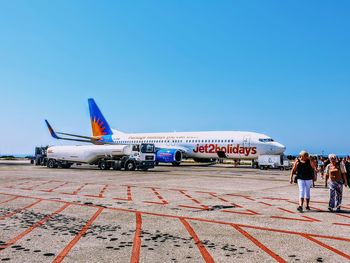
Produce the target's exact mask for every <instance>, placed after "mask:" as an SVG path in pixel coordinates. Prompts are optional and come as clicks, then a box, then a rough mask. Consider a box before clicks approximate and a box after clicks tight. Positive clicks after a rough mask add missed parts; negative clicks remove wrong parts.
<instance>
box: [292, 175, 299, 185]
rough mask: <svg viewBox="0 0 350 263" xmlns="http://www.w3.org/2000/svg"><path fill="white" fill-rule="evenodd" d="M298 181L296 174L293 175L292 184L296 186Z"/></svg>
mask: <svg viewBox="0 0 350 263" xmlns="http://www.w3.org/2000/svg"><path fill="white" fill-rule="evenodd" d="M298 179H299V176H298V175H297V174H295V175H294V180H293V182H294V183H295V184H297V183H298Z"/></svg>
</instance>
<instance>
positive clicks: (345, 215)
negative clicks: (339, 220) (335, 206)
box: [335, 213, 350, 218]
mask: <svg viewBox="0 0 350 263" xmlns="http://www.w3.org/2000/svg"><path fill="white" fill-rule="evenodd" d="M335 215H337V216H341V217H346V218H350V216H348V215H343V214H337V213H336V214H335Z"/></svg>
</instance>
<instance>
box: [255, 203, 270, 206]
mask: <svg viewBox="0 0 350 263" xmlns="http://www.w3.org/2000/svg"><path fill="white" fill-rule="evenodd" d="M258 203H259V204H263V205H266V206H272V205H271V204H269V203H265V202H258Z"/></svg>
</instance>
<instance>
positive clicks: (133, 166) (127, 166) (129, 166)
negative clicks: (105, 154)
mask: <svg viewBox="0 0 350 263" xmlns="http://www.w3.org/2000/svg"><path fill="white" fill-rule="evenodd" d="M135 169H136V164H135V162H133V161H128V162H127V163H126V164H125V170H126V171H135Z"/></svg>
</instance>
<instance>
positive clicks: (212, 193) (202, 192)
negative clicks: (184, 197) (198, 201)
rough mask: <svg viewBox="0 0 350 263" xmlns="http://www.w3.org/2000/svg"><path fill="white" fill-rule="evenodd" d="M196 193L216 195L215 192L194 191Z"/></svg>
mask: <svg viewBox="0 0 350 263" xmlns="http://www.w3.org/2000/svg"><path fill="white" fill-rule="evenodd" d="M196 193H201V194H210V195H216V194H217V193H216V192H206V191H196Z"/></svg>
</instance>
